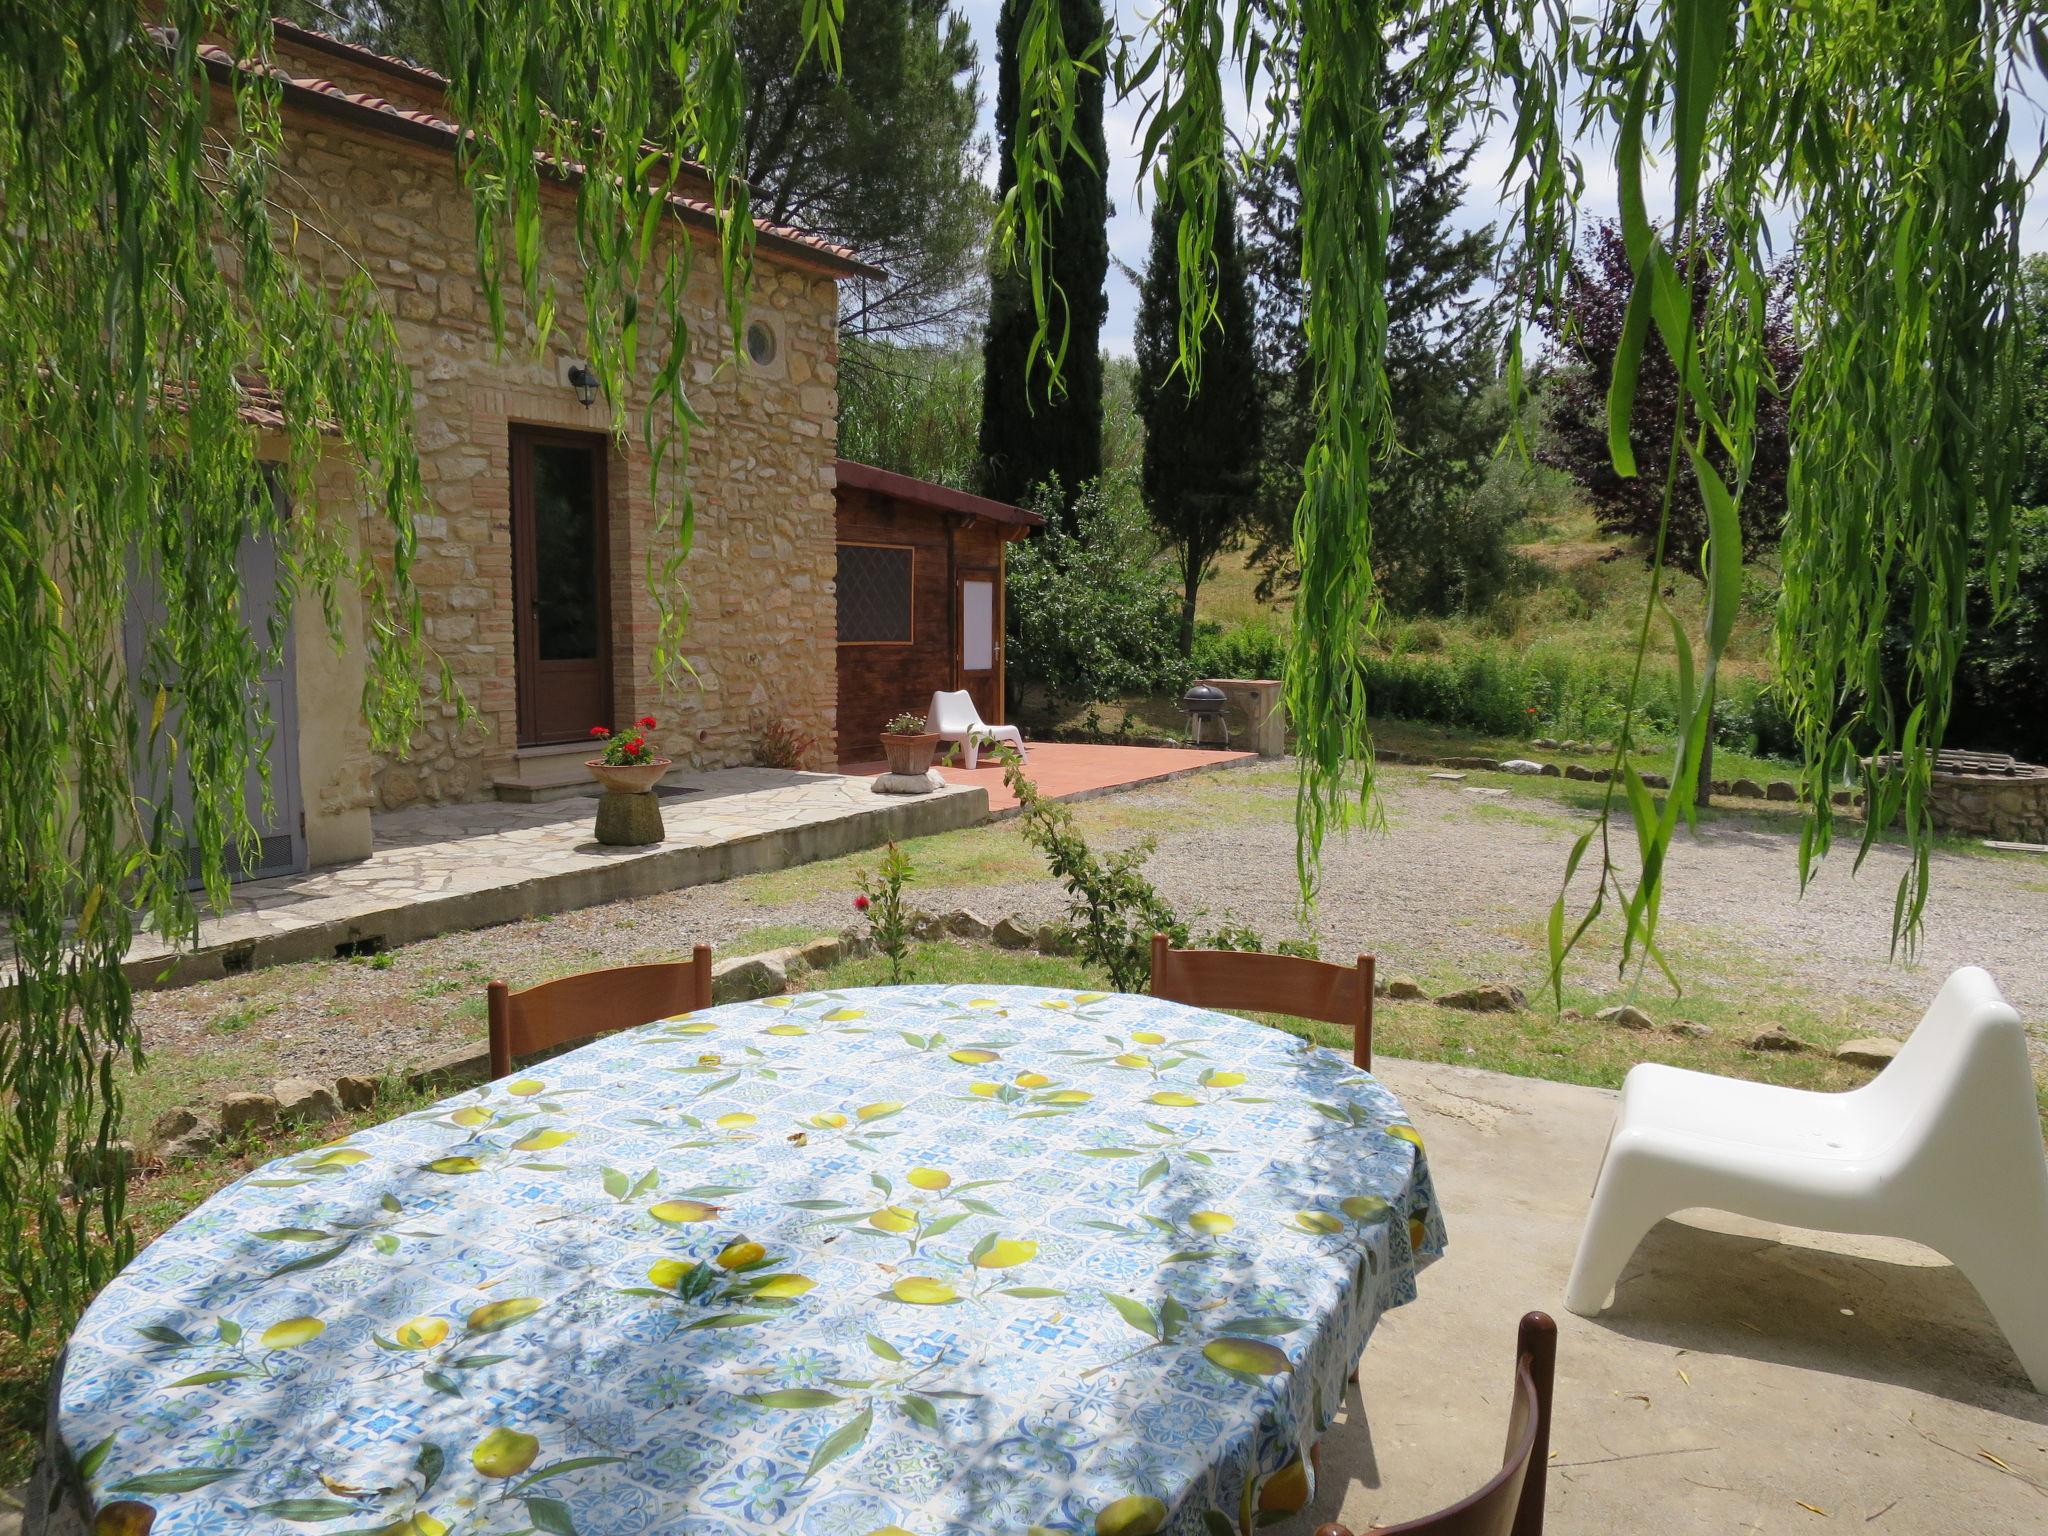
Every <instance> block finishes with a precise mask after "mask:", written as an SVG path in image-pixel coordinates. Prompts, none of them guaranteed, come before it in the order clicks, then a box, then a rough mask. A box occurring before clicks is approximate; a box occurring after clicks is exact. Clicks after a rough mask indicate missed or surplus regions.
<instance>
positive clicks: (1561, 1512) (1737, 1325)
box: [1290, 1061, 2048, 1536]
mask: <svg viewBox="0 0 2048 1536" xmlns="http://www.w3.org/2000/svg"><path fill="white" fill-rule="evenodd" d="M1377 1070H1378V1072H1379V1074H1380V1076H1381V1077H1383V1078H1384V1079H1385V1080H1386V1081H1387V1083H1388V1084H1389V1085H1390V1086H1391V1087H1392V1088H1393V1089H1394V1090H1395V1091H1396V1092H1397V1093H1399V1094H1400V1095H1401V1097H1402V1099H1403V1101H1404V1102H1405V1103H1406V1104H1407V1106H1408V1108H1409V1109H1410V1110H1411V1111H1412V1112H1413V1114H1414V1118H1415V1122H1416V1124H1417V1126H1418V1127H1419V1128H1420V1129H1421V1130H1422V1132H1423V1135H1424V1138H1425V1141H1426V1142H1427V1145H1428V1148H1429V1154H1430V1158H1431V1161H1432V1164H1433V1165H1434V1168H1435V1171H1436V1175H1437V1187H1438V1191H1439V1194H1440V1197H1441V1198H1442V1200H1443V1203H1444V1215H1445V1220H1446V1221H1447V1222H1448V1224H1449V1227H1450V1249H1449V1252H1448V1254H1447V1255H1446V1256H1445V1258H1444V1259H1443V1260H1442V1261H1440V1262H1439V1263H1438V1264H1436V1265H1435V1266H1434V1267H1432V1268H1431V1269H1430V1270H1428V1271H1427V1272H1426V1273H1424V1275H1423V1276H1422V1280H1421V1296H1420V1298H1419V1299H1418V1300H1417V1301H1416V1302H1414V1303H1413V1304H1412V1305H1410V1306H1407V1307H1403V1308H1400V1309H1398V1310H1396V1311H1394V1312H1391V1313H1389V1314H1387V1316H1386V1318H1385V1319H1384V1320H1383V1321H1382V1322H1381V1324H1380V1327H1379V1330H1378V1332H1377V1333H1376V1334H1375V1335H1374V1337H1373V1341H1372V1343H1371V1345H1370V1347H1369V1348H1368V1349H1367V1350H1366V1354H1365V1361H1364V1365H1363V1369H1362V1371H1361V1373H1360V1379H1359V1385H1358V1386H1357V1387H1356V1388H1354V1389H1353V1390H1352V1392H1351V1394H1350V1396H1349V1398H1348V1400H1347V1402H1346V1404H1345V1410H1344V1413H1343V1415H1342V1416H1341V1418H1340V1420H1339V1422H1338V1424H1337V1426H1336V1427H1335V1428H1334V1429H1333V1430H1332V1431H1331V1433H1330V1435H1329V1436H1328V1438H1327V1439H1326V1440H1325V1442H1324V1445H1323V1457H1322V1472H1323V1479H1322V1486H1321V1490H1320V1492H1319V1496H1318V1499H1317V1501H1316V1504H1315V1505H1314V1507H1313V1509H1312V1510H1311V1512H1310V1518H1307V1519H1303V1520H1300V1521H1297V1522H1295V1523H1294V1525H1293V1526H1291V1527H1290V1529H1298V1530H1302V1531H1306V1530H1310V1529H1312V1528H1313V1527H1314V1526H1315V1525H1316V1524H1318V1523H1320V1522H1322V1521H1324V1520H1330V1519H1342V1520H1343V1522H1344V1523H1345V1524H1346V1525H1348V1526H1350V1527H1351V1528H1352V1529H1353V1530H1356V1531H1359V1532H1364V1531H1365V1530H1366V1529H1367V1528H1368V1527H1370V1526H1372V1525H1374V1524H1375V1523H1384V1522H1388V1521H1394V1520H1401V1519H1407V1518H1411V1517H1413V1516H1416V1515H1419V1514H1424V1513H1428V1512H1429V1511H1431V1510H1434V1509H1437V1508H1440V1507H1442V1506H1443V1505H1445V1504H1449V1503H1451V1502H1453V1501H1454V1500H1456V1499H1458V1498H1461V1497H1463V1496H1464V1495H1465V1494H1467V1493H1469V1492H1471V1491H1472V1490H1473V1489H1474V1488H1476V1487H1477V1486H1478V1485H1479V1484H1480V1483H1481V1482H1483V1481H1484V1480H1485V1479H1486V1477H1487V1476H1489V1475H1490V1474H1491V1472H1492V1471H1493V1470H1494V1469H1495V1468H1497V1467H1498V1466H1499V1464H1500V1454H1501V1443H1502V1440H1503V1437H1504V1436H1505V1433H1506V1426H1507V1388H1508V1378H1509V1371H1510V1369H1511V1366H1512V1358H1511V1357H1512V1350H1513V1342H1514V1335H1515V1323H1516V1319H1517V1318H1519V1317H1520V1316H1521V1314H1522V1313H1523V1312H1525V1311H1528V1310H1531V1309H1540V1310H1542V1311H1546V1312H1549V1313H1550V1314H1551V1315H1552V1316H1553V1317H1555V1318H1556V1319H1557V1322H1558V1327H1559V1335H1560V1336H1559V1341H1558V1350H1557V1385H1556V1407H1555V1424H1554V1428H1553V1431H1552V1437H1551V1449H1552V1453H1553V1454H1552V1459H1551V1462H1550V1481H1549V1490H1548V1494H1549V1497H1548V1501H1547V1508H1548V1517H1547V1520H1546V1527H1545V1528H1546V1530H1548V1531H1552V1532H1555V1533H1557V1536H1586V1533H1594V1532H1599V1533H1603V1536H1604V1533H1610V1532H1611V1533H1616V1536H1620V1533H1630V1536H1634V1533H1642V1532H1656V1533H1659V1536H1670V1533H1677V1532H1692V1531H1699V1532H1714V1533H1717V1536H1741V1533H1747V1532H1763V1533H1768V1532H1778V1531H1809V1530H1811V1531H1824V1530H1845V1529H1850V1530H1857V1531H1863V1530H1869V1531H1874V1532H1880V1533H1890V1536H1900V1533H1905V1532H1925V1533H1930V1536H1931V1533H1937V1532H1939V1533H1950V1532H1969V1533H1972V1536H2008V1533H2009V1536H2019V1533H2022V1532H2039V1531H2042V1530H2044V1529H2048V1398H2044V1397H2041V1396H2039V1395H2037V1394H2035V1393H2034V1392H2033V1391H2032V1390H2030V1389H2029V1387H2028V1385H2027V1381H2026V1378H2025V1376H2024V1375H2022V1374H2021V1371H2020V1367H2019V1362H2018V1361H2017V1360H2016V1359H2015V1358H2014V1357H2013V1355H2012V1352H2011V1350H2010V1349H2009V1348H2008V1347H2007V1345H2006V1343H2005V1341H2004V1339H2003V1337H2002V1336H2001V1335H2000V1334H1999V1333H1998V1331H1997V1329H1996V1328H1995V1327H1994V1326H1993V1324H1992V1322H1991V1319H1990V1317H1989V1315H1988V1314H1987V1313H1986V1312H1985V1310H1984V1307H1983V1304H1982V1303H1981V1302H1980V1301H1979V1300H1978V1299H1977V1295H1976V1293H1975V1292H1974V1291H1973V1290H1971V1288H1970V1286H1969V1284H1968V1283H1967V1282H1966V1281H1965V1280H1963V1279H1962V1277H1961V1276H1960V1275H1959V1274H1958V1273H1957V1272H1956V1271H1955V1270H1954V1269H1952V1268H1951V1267H1949V1266H1948V1265H1947V1264H1946V1263H1944V1262H1943V1261H1941V1260H1940V1259H1939V1258H1938V1257H1937V1256H1936V1255H1934V1254H1932V1253H1929V1252H1927V1251H1926V1250H1924V1249H1920V1248H1916V1247H1914V1246H1912V1245H1910V1244H1905V1243H1897V1242H1892V1241H1889V1240H1881V1239H1869V1238H1844V1237H1836V1236H1829V1235H1825V1234H1817V1233H1803V1232H1790V1231H1785V1230H1782V1229H1778V1228H1774V1227H1769V1226H1764V1225H1760V1224H1758V1223H1754V1222H1748V1221H1742V1220H1738V1219H1735V1218H1732V1217H1727V1216H1722V1215H1718V1214H1715V1213H1710V1212H1692V1213H1688V1214H1687V1215H1686V1217H1685V1218H1684V1219H1683V1220H1682V1221H1668V1222H1665V1223H1663V1224H1661V1225H1659V1226H1658V1227H1657V1228H1655V1229H1654V1230H1653V1231H1652V1232H1651V1234H1650V1236H1649V1238H1648V1239H1647V1240H1646V1241H1645V1242H1644V1244H1643V1246H1642V1248H1641V1249H1639V1250H1638V1252H1637V1254H1636V1256H1635V1258H1634V1259H1633V1260H1632V1261H1631V1263H1630V1265H1629V1267H1628V1269H1627V1270H1626V1271H1625V1272H1624V1274H1623V1276H1622V1279H1621V1283H1620V1284H1619V1286H1618V1287H1617V1288H1616V1295H1615V1304H1614V1305H1613V1306H1612V1307H1610V1308H1609V1309H1608V1310H1607V1311H1606V1312H1605V1313H1603V1314H1602V1315H1601V1316H1600V1317H1599V1318H1597V1319H1586V1318H1579V1317H1574V1316H1572V1315H1571V1314H1569V1313H1567V1312H1566V1311H1565V1310H1564V1309H1563V1304H1562V1301H1561V1297H1562V1294H1563V1291H1564V1281H1565V1275H1566V1273H1567V1271H1568V1270H1569V1269H1570V1266H1571V1259H1572V1253H1573V1249H1574V1247H1575V1245H1576V1243H1577V1241H1578V1235H1579V1228H1580V1224H1581V1223H1582V1221H1583V1220H1584V1217H1585V1212H1586V1203H1587V1198H1588V1196H1589V1195H1590V1193H1591V1190H1592V1186H1593V1176H1594V1173H1595V1170H1596V1169H1597V1167H1598V1165H1599V1160H1600V1154H1601V1151H1602V1149H1603V1147H1604V1146H1605V1144H1606V1138H1607V1131H1608V1126H1609V1124H1610V1121H1611V1118H1612V1114H1613V1105H1614V1095H1613V1094H1611V1093H1607V1092H1603V1091H1601V1090H1597V1089H1591V1088H1581V1087H1575V1086H1571V1085H1567V1084H1561V1083H1549V1082H1541V1081H1535V1080H1531V1079H1525V1078H1516V1077H1504V1076H1499V1075H1496V1074H1493V1073H1486V1072H1477V1071H1471V1070H1468V1069H1461V1068H1457V1067H1444V1066H1433V1065H1420V1064H1416V1063H1413V1062H1404V1061H1382V1062H1380V1063H1379V1064H1378V1067H1377ZM2044 1283H2048V1281H2044Z"/></svg>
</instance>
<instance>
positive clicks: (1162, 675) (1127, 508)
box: [1005, 480, 1185, 703]
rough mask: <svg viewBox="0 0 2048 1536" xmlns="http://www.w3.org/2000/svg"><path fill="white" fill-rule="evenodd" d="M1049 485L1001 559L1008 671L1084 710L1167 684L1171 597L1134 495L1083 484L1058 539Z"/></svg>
mask: <svg viewBox="0 0 2048 1536" xmlns="http://www.w3.org/2000/svg"><path fill="white" fill-rule="evenodd" d="M1060 499H1061V498H1060V496H1059V493H1058V489H1057V487H1047V488H1044V489H1042V490H1041V491H1040V493H1039V494H1038V495H1037V496H1035V497H1034V498H1032V502H1033V505H1034V506H1035V507H1036V509H1037V510H1038V511H1041V512H1044V513H1046V514H1047V516H1046V525H1045V527H1044V528H1043V529H1041V530H1040V531H1039V532H1038V534H1037V535H1036V536H1035V537H1033V538H1031V539H1029V540H1026V541H1025V542H1023V543H1020V544H1016V545H1013V546H1012V547H1011V549H1010V556H1009V575H1008V585H1009V591H1008V596H1007V598H1006V600H1005V608H1006V609H1007V611H1008V613H1009V631H1010V655H1009V671H1010V675H1011V677H1012V678H1013V679H1014V680H1015V681H1017V682H1019V683H1037V684H1039V685H1041V686H1042V687H1043V688H1044V689H1045V691H1046V692H1047V693H1048V694H1050V695H1052V696H1053V697H1054V698H1058V699H1067V700H1071V701H1073V702H1076V703H1084V702H1089V701H1093V700H1096V699H1115V698H1129V697H1132V696H1134V695H1138V694H1146V693H1153V692H1157V691H1160V690H1163V689H1166V688H1171V687H1173V686H1175V685H1176V684H1177V683H1178V682H1179V680H1180V674H1181V671H1182V669H1183V666H1184V665H1185V664H1184V663H1183V661H1182V660H1181V655H1180V597H1179V594H1178V593H1176V592H1175V591H1174V590H1173V587H1172V585H1171V582H1170V580H1169V579H1168V577H1167V576H1166V574H1165V572H1164V571H1163V569H1162V568H1161V567H1160V566H1159V565H1157V564H1156V563H1155V557H1156V555H1157V553H1158V543H1157V540H1156V539H1155V538H1154V536H1153V534H1152V531H1151V528H1150V526H1149V524H1148V523H1147V522H1146V520H1145V514H1144V512H1143V511H1142V510H1141V509H1140V508H1139V507H1138V505H1137V501H1136V498H1135V496H1132V495H1129V494H1127V493H1126V492H1125V488H1123V487H1122V486H1121V485H1120V483H1117V482H1107V481H1106V480H1099V481H1091V482H1090V483H1089V484H1088V485H1086V486H1083V487H1082V489H1081V494H1080V496H1079V497H1077V498H1076V499H1075V502H1074V508H1073V518H1074V529H1075V531H1074V532H1072V533H1068V532H1066V531H1065V529H1064V528H1063V527H1062V526H1061V523H1060V518H1059V516H1058V508H1059V503H1060Z"/></svg>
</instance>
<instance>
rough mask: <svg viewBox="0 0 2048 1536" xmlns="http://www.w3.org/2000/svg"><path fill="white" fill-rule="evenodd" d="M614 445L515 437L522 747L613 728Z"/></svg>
mask: <svg viewBox="0 0 2048 1536" xmlns="http://www.w3.org/2000/svg"><path fill="white" fill-rule="evenodd" d="M608 447H609V444H608V443H607V441H606V439H605V438H603V437H601V436H594V435H592V434H590V433H587V432H564V431H557V430H554V429H551V428H545V427H514V428H513V429H512V601H513V605H514V611H515V619H514V623H513V651H514V657H515V665H516V668H517V672H518V685H519V744H520V745H521V746H523V747H535V746H544V745H547V744H549V743H551V742H562V741H575V740H578V739H580V738H582V737H585V736H588V735H589V734H590V728H591V727H592V726H593V725H611V724H612V723H613V721H612V718H611V714H612V643H611V636H612V626H611V602H610V593H611V581H610V574H609V569H608V567H609V561H608V560H607V559H606V550H607V547H608V545H609V543H610V522H609V518H608V516H607V498H606V486H605V454H606V451H607V449H608Z"/></svg>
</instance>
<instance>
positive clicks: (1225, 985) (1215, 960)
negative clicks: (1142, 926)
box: [1152, 933, 1373, 1071]
mask: <svg viewBox="0 0 2048 1536" xmlns="http://www.w3.org/2000/svg"><path fill="white" fill-rule="evenodd" d="M1372 968H1373V959H1372V956H1371V955H1360V956H1359V957H1358V964H1357V965H1355V966H1351V965H1333V964H1332V963H1331V962H1329V961H1327V960H1307V959H1303V958H1302V957H1300V956H1298V955H1262V954H1257V953H1247V952H1245V951H1241V950H1234V949H1175V948H1174V947H1173V945H1172V943H1171V942H1170V941H1169V940H1168V939H1167V937H1166V935H1165V934H1163V933H1155V934H1153V935H1152V995H1153V996H1154V997H1164V998H1169V999H1171V1000H1172V1001H1174V1002H1176V1003H1188V1004H1191V1005H1193V1006H1194V1007H1197V1008H1232V1009H1237V1010H1240V1011H1242V1012H1245V1013H1285V1014H1291V1015H1293V1016H1294V1017H1295V1018H1301V1019H1321V1020H1322V1021H1323V1022H1324V1023H1326V1024H1345V1025H1349V1026H1350V1029H1351V1059H1352V1060H1353V1061H1354V1062H1356V1063H1357V1064H1358V1065H1359V1066H1360V1067H1362V1068H1364V1069H1365V1070H1367V1071H1371V1070H1372Z"/></svg>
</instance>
